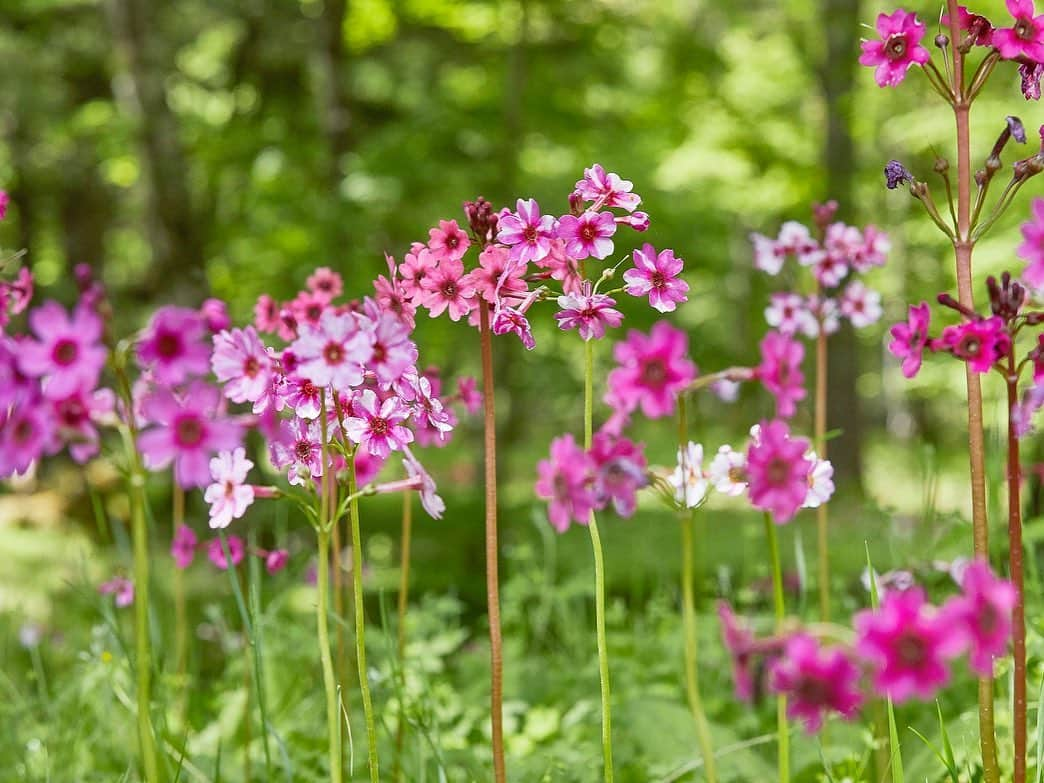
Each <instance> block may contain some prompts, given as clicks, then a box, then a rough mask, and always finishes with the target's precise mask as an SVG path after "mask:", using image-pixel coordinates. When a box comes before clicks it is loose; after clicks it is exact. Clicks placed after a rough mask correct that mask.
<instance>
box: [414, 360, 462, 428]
mask: <svg viewBox="0 0 1044 783" xmlns="http://www.w3.org/2000/svg"><path fill="white" fill-rule="evenodd" d="M407 377H409V384H408V385H409V387H410V388H409V391H410V395H411V396H412V399H411V400H410V405H411V407H412V409H413V418H414V421H415V423H416V425H417V436H418V439H420V436H421V433H424V434H425V437H426V438H427V437H429V436H430V438H431V441H430V442H438V441H444V440H445V436H446V434H447V433H449V432H451V431H452V430H453V425H454V422H455V419H454V417H453V414H452V412H451V411H450V410H448V409H447V408H446V406H445V405H443V403H442V400H441V399H440V398H439V396H438V394H437V393H436V390H435V385H434V384H433V383H432V380H431V378H428V377H427V376H425V375H420V376H417V375H412V376H407ZM438 383H439V381H438V378H437V377H436V378H435V384H438Z"/></svg>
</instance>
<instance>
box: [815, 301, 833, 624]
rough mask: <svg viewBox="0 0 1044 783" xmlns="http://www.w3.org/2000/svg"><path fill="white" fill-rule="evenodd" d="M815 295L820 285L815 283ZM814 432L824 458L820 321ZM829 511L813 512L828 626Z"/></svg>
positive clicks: (821, 614) (823, 339) (821, 507)
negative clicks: (814, 513)
mask: <svg viewBox="0 0 1044 783" xmlns="http://www.w3.org/2000/svg"><path fill="white" fill-rule="evenodd" d="M816 288H817V293H818V288H819V284H818V283H816ZM813 418H814V421H813V428H814V436H815V444H816V451H817V456H818V457H819V458H820V459H826V458H827V442H826V425H827V335H826V330H825V329H824V328H823V319H822V318H820V319H819V333H818V335H817V336H816V401H815V411H814V415H813ZM828 523H829V511H828V510H827V504H826V503H820V504H819V508H818V509H816V542H817V549H818V557H817V561H818V566H819V580H818V581H819V618H820V619H821V620H822V621H823V622H824V623H826V622H830V539H829V536H828V533H829V526H828Z"/></svg>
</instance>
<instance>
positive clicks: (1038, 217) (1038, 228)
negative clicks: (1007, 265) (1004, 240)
mask: <svg viewBox="0 0 1044 783" xmlns="http://www.w3.org/2000/svg"><path fill="white" fill-rule="evenodd" d="M1030 209H1031V211H1032V215H1033V216H1032V219H1031V220H1030V221H1029V222H1028V223H1023V224H1022V228H1021V231H1022V239H1023V242H1022V244H1021V245H1019V247H1018V249H1017V250H1016V251H1015V253H1016V255H1018V257H1019V258H1021V259H1023V260H1024V261H1028V262H1029V265H1028V266H1027V267H1026V268H1025V269H1024V270H1023V272H1022V279H1023V280H1025V281H1026V282H1027V283H1029V285H1030V286H1032V287H1033V288H1044V198H1035V199H1033V203H1032V204H1031V206H1030Z"/></svg>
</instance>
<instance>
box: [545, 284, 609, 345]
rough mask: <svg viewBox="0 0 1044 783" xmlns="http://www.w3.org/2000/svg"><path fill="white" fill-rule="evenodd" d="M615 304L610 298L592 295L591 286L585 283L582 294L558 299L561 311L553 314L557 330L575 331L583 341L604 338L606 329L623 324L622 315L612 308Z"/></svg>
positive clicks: (568, 295) (603, 295)
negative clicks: (556, 322)
mask: <svg viewBox="0 0 1044 783" xmlns="http://www.w3.org/2000/svg"><path fill="white" fill-rule="evenodd" d="M615 304H616V300H615V299H613V298H612V297H610V296H606V295H605V294H592V293H591V284H590V283H586V282H585V283H584V293H583V294H580V295H577V294H566V295H565V296H560V297H558V306H559V308H561V309H560V310H559V311H558V312H557V313H555V320H556V321H558V328H559V329H565V330H569V329H576V330H578V331H579V332H580V338H581V339H583V340H585V341H587V340H600V339H602V338H603V337H605V330H606V327H610V326H611V327H617V326H619V325H620V324H621V323H623V313H621V312H620V311H619V310H617V309H615V308H614V305H615Z"/></svg>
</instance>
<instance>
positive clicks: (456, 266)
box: [421, 258, 475, 321]
mask: <svg viewBox="0 0 1044 783" xmlns="http://www.w3.org/2000/svg"><path fill="white" fill-rule="evenodd" d="M422 285H423V287H424V291H425V295H424V299H423V300H422V302H421V304H423V305H424V306H425V307H427V308H428V310H429V311H430V315H431V317H432V318H437V317H438V316H440V315H442V313H443V312H444V311H446V310H447V309H448V310H449V317H450V320H453V321H459V320H460V319H461V316H465V315H467V314H468V313H469V312H471V302H470V301H469V300H471V299H473V298H474V296H475V291H474V290H473V289H471V288H469V287H468V284H467V280H465V279H464V264H463V263H461V261H460V260H459V259H452V258H447V259H444V260H442V261H441V262H439V265H438V266H437V267H435V268H434V269H431V270H429V271H428V274H427V276H426V277H425V278H424V282H423V283H422Z"/></svg>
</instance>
